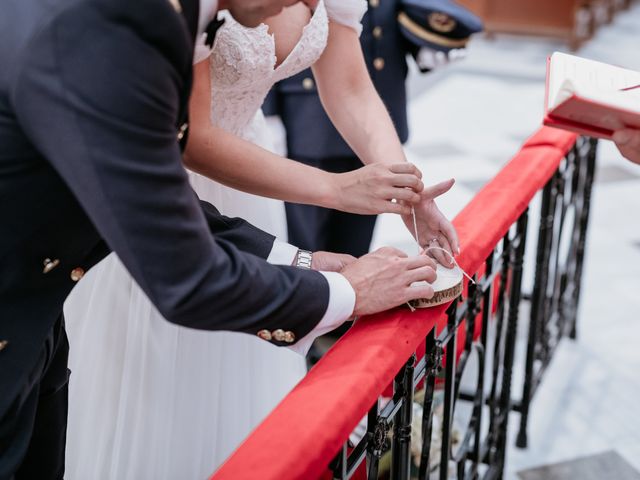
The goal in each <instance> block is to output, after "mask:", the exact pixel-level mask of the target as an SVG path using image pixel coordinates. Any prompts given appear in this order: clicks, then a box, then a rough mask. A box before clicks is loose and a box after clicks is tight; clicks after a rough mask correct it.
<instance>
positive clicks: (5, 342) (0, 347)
mask: <svg viewBox="0 0 640 480" xmlns="http://www.w3.org/2000/svg"><path fill="white" fill-rule="evenodd" d="M7 345H9V341H8V340H0V352H1V351H2V350H4V349H5V348H6V347H7Z"/></svg>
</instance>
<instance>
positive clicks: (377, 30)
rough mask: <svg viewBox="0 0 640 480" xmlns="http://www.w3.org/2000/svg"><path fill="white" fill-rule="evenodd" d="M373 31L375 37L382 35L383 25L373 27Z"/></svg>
mask: <svg viewBox="0 0 640 480" xmlns="http://www.w3.org/2000/svg"><path fill="white" fill-rule="evenodd" d="M371 33H373V37H374V38H380V37H382V27H380V26H377V27H373V30H372V32H371Z"/></svg>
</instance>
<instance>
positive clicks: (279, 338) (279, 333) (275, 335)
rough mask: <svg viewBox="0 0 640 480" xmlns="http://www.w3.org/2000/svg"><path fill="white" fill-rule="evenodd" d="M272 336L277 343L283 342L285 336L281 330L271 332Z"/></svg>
mask: <svg viewBox="0 0 640 480" xmlns="http://www.w3.org/2000/svg"><path fill="white" fill-rule="evenodd" d="M271 333H272V335H273V339H274V340H276V341H278V342H284V341H285V340H284V339H285V337H286V334H285V333H284V330H282V329H281V328H279V329H277V330H274V331H273V332H271Z"/></svg>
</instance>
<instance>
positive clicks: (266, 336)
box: [258, 330, 271, 342]
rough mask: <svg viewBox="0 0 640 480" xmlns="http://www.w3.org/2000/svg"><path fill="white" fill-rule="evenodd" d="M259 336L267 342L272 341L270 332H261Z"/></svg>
mask: <svg viewBox="0 0 640 480" xmlns="http://www.w3.org/2000/svg"><path fill="white" fill-rule="evenodd" d="M258 336H259V337H260V338H261V339H263V340H266V341H267V342H270V341H271V332H270V331H269V330H260V331H259V332H258Z"/></svg>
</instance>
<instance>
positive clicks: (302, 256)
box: [295, 249, 313, 270]
mask: <svg viewBox="0 0 640 480" xmlns="http://www.w3.org/2000/svg"><path fill="white" fill-rule="evenodd" d="M312 262H313V253H312V252H310V251H309V250H302V249H298V253H297V255H296V262H295V266H296V267H299V268H306V269H308V270H310V269H311V264H312Z"/></svg>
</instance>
